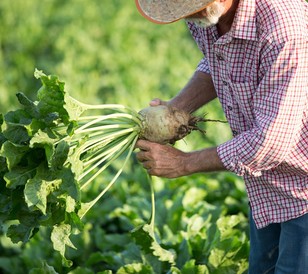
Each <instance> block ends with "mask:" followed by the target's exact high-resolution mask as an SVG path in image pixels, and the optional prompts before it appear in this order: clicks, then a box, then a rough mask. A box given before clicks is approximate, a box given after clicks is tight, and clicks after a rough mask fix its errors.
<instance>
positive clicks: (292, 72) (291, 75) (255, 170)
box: [217, 37, 308, 176]
mask: <svg viewBox="0 0 308 274" xmlns="http://www.w3.org/2000/svg"><path fill="white" fill-rule="evenodd" d="M262 58H263V59H262V60H264V63H263V66H264V69H265V68H266V67H267V68H269V69H268V70H267V71H265V72H264V75H263V77H262V79H261V80H260V82H259V84H258V86H257V88H256V91H255V92H254V94H253V97H252V102H251V112H252V115H253V117H254V122H253V125H252V127H251V128H250V129H249V130H246V131H243V132H241V133H240V134H238V135H237V136H236V137H234V138H233V139H232V140H230V141H228V142H226V143H223V144H221V145H220V146H218V149H217V152H218V155H219V157H220V159H221V161H222V162H223V164H224V166H225V167H226V168H227V169H228V170H230V171H232V172H235V173H236V174H238V175H240V176H243V175H247V174H248V175H253V176H260V175H262V171H264V170H269V169H272V168H274V167H276V166H278V165H279V164H281V163H282V162H284V161H286V160H287V158H288V155H289V153H290V151H291V150H293V151H294V150H296V149H297V150H302V151H306V153H307V147H306V148H304V147H303V146H304V145H303V142H302V144H301V145H302V147H300V142H301V141H300V139H301V138H302V137H301V131H303V128H305V129H304V130H307V128H306V127H308V125H307V105H308V83H307V75H308V52H307V40H306V38H305V37H299V38H297V39H291V40H289V41H286V42H285V43H283V44H280V45H273V46H272V48H271V50H268V51H267V52H266V53H264V54H263V56H262ZM306 144H307V143H306ZM306 164H307V163H306ZM303 165H304V164H303Z"/></svg>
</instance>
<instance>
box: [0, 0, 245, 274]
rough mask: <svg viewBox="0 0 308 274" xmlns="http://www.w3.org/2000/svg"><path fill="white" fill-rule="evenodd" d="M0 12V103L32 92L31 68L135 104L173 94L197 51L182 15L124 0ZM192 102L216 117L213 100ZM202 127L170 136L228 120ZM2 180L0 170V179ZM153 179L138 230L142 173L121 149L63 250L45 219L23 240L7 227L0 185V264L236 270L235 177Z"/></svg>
mask: <svg viewBox="0 0 308 274" xmlns="http://www.w3.org/2000/svg"><path fill="white" fill-rule="evenodd" d="M0 16H1V24H0V39H1V40H0V42H1V44H0V45H1V47H0V94H1V100H0V113H2V114H5V113H7V112H8V111H10V110H14V109H15V108H17V107H19V104H18V100H17V98H16V95H15V94H16V93H17V92H23V93H24V94H25V95H26V96H28V98H31V99H33V100H34V99H35V96H36V93H37V90H38V89H39V88H40V85H41V83H40V81H38V80H37V79H35V77H34V71H35V69H36V68H37V69H39V70H43V71H44V72H45V73H46V74H55V75H58V76H59V78H60V79H61V80H62V81H64V82H65V89H66V90H67V91H68V92H69V93H70V94H71V95H72V96H73V97H74V98H77V99H78V100H80V101H82V102H84V103H88V104H107V103H112V104H113V103H116V104H123V105H125V106H128V107H131V108H133V109H135V110H139V109H141V108H143V107H146V106H147V105H148V102H149V101H150V100H151V99H152V98H155V97H159V98H162V99H169V98H170V97H172V96H174V95H175V94H176V93H177V92H178V91H179V90H180V89H181V87H182V86H183V85H184V84H185V83H186V81H187V79H189V77H190V76H191V75H192V73H193V71H194V69H195V67H196V66H197V64H198V62H199V60H200V58H201V54H200V52H199V51H198V48H197V46H196V45H195V44H194V42H193V40H192V38H191V36H190V34H189V32H188V30H187V29H186V27H185V24H184V22H178V23H177V24H172V25H166V26H158V25H154V24H152V23H149V22H147V21H146V20H144V19H143V18H141V17H140V16H139V14H138V13H137V11H136V9H135V6H134V1H120V0H104V1H100V0H93V1H84V0H66V1H59V0H40V1H39V0H31V1H22V0H14V1H9V0H2V1H0ZM198 114H200V115H203V114H206V117H207V118H209V119H220V120H224V119H225V118H224V115H223V113H222V111H221V107H220V104H219V102H218V101H217V100H216V101H214V102H212V103H211V104H209V105H208V106H205V107H204V108H203V109H200V110H199V111H198ZM204 129H205V131H206V134H205V135H203V134H201V133H199V132H193V133H192V134H191V135H190V136H188V137H186V138H185V140H183V141H179V142H178V143H176V146H177V147H179V148H180V149H182V150H184V151H190V150H193V149H200V148H202V147H205V146H212V145H217V144H220V143H222V142H224V141H226V140H228V139H229V138H230V137H231V134H230V130H229V127H228V125H227V124H223V123H207V124H205V125H204ZM1 142H2V141H1V139H0V144H1ZM0 160H1V159H0ZM122 161H123V159H121V158H120V159H118V161H117V162H115V163H113V164H112V165H111V166H110V167H109V168H108V170H106V171H104V172H103V174H102V175H101V176H99V177H97V178H96V179H95V181H94V182H93V183H92V184H91V186H89V187H88V188H87V191H86V192H85V193H83V195H84V196H83V197H82V198H83V199H84V200H85V201H87V200H91V199H92V198H93V197H95V196H96V195H97V193H99V192H100V191H101V190H102V189H103V188H104V187H106V185H107V184H108V183H109V182H110V180H111V179H112V178H113V176H114V174H115V173H116V172H117V171H118V170H119V168H120V166H121V162H122ZM1 172H2V170H1V168H0V174H1ZM5 184H6V182H5V180H4V179H3V178H1V179H0V189H1V191H2V190H3V189H5ZM153 185H154V191H155V209H156V211H155V237H154V238H152V237H150V235H149V233H147V230H146V228H147V226H146V225H147V224H148V223H149V221H150V218H151V212H152V208H151V196H150V186H149V182H148V176H147V175H146V173H145V172H144V170H143V169H142V167H141V165H139V164H138V162H137V161H136V159H135V158H134V157H132V158H131V159H130V161H129V163H128V165H127V166H126V167H125V169H124V171H123V173H122V174H121V176H120V177H119V178H118V180H117V181H116V183H115V184H114V185H113V187H112V188H111V189H110V190H109V191H108V192H107V193H106V194H105V195H104V196H103V197H102V198H101V199H100V200H99V202H98V203H96V204H95V205H94V207H93V208H91V210H90V211H89V212H88V213H87V215H86V216H85V218H84V219H83V220H82V221H83V225H84V226H83V228H82V229H80V231H76V233H75V234H74V235H71V236H70V238H69V239H67V238H64V239H58V240H59V241H62V242H64V243H66V248H65V251H63V252H64V253H65V257H63V256H62V255H63V254H62V255H61V252H58V251H56V250H55V249H54V246H53V244H54V242H52V241H51V240H50V234H51V231H52V227H48V226H47V227H42V228H41V229H39V231H38V232H37V233H34V236H33V237H31V239H30V240H29V241H28V240H27V239H26V240H25V242H22V239H23V236H24V235H25V234H26V233H25V232H24V231H19V232H20V233H19V235H14V237H15V238H14V237H8V236H9V235H7V232H8V227H9V226H10V225H12V224H16V223H14V222H16V221H15V220H13V221H11V222H8V221H7V220H6V217H5V216H6V214H7V211H8V208H7V203H8V201H7V200H6V199H5V197H4V195H3V192H0V273H21V274H22V273H31V274H36V273H70V274H79V273H82V274H88V273H89V274H92V273H93V274H94V273H119V274H123V273H144V274H150V273H153V274H160V273H175V274H177V273H183V274H186V273H187V274H193V273H202V274H203V273H214V274H215V273H217V274H218V273H219V274H224V273H228V274H229V273H246V271H247V267H248V249H249V241H248V229H247V225H248V222H247V211H248V205H247V197H246V193H245V188H244V184H243V181H242V179H241V178H239V177H237V176H235V175H233V174H230V173H227V172H225V173H210V174H196V175H193V176H189V177H183V178H179V179H172V180H167V179H160V178H155V177H154V178H153ZM19 187H21V186H19ZM4 220H5V222H4ZM26 221H28V220H26ZM35 232H36V231H35ZM70 245H71V246H75V248H72V247H70Z"/></svg>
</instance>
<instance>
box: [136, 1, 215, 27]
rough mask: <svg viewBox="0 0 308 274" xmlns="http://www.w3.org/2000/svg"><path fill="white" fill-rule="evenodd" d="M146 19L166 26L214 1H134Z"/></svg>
mask: <svg viewBox="0 0 308 274" xmlns="http://www.w3.org/2000/svg"><path fill="white" fill-rule="evenodd" d="M135 1H136V6H137V8H138V10H139V12H140V13H141V15H142V16H144V17H145V18H146V19H148V20H150V21H152V22H154V23H157V24H168V23H172V22H175V21H177V20H180V19H182V18H184V17H186V16H189V15H192V14H194V13H196V12H199V11H201V10H203V9H204V8H206V7H207V6H208V5H209V4H211V3H212V2H214V1H215V0H135Z"/></svg>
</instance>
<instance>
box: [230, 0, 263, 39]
mask: <svg viewBox="0 0 308 274" xmlns="http://www.w3.org/2000/svg"><path fill="white" fill-rule="evenodd" d="M230 35H231V36H232V37H234V38H239V39H245V40H257V28H256V0H240V2H239V5H238V7H237V11H236V13H235V17H234V21H233V24H232V27H231V30H230Z"/></svg>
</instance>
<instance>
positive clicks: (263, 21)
mask: <svg viewBox="0 0 308 274" xmlns="http://www.w3.org/2000/svg"><path fill="white" fill-rule="evenodd" d="M188 27H189V29H190V31H191V33H192V36H193V37H194V39H195V41H196V42H197V44H198V46H199V49H200V50H201V51H202V52H203V54H204V59H202V61H201V62H200V63H199V65H198V68H197V70H198V71H203V72H206V73H210V74H211V76H212V78H213V82H214V85H215V88H216V92H217V96H218V98H219V100H220V102H221V104H222V107H223V110H224V112H225V115H226V117H227V119H228V121H229V124H230V127H231V129H232V132H233V135H234V138H233V139H232V140H230V141H228V142H226V143H224V144H221V145H220V146H219V147H218V154H219V157H220V159H221V160H222V162H223V164H224V165H225V167H226V168H227V169H228V170H230V171H232V172H235V173H236V174H238V175H240V176H243V177H244V180H245V184H246V188H247V193H248V197H249V201H250V204H251V207H252V212H253V216H254V220H255V222H256V224H257V227H258V228H261V227H265V226H266V225H268V224H270V223H280V222H284V221H287V220H289V219H292V218H296V217H299V216H301V215H303V214H305V213H307V212H308V4H307V3H306V2H305V0H290V1H281V0H240V2H239V6H238V9H237V12H236V15H235V19H234V22H233V25H232V27H231V30H230V31H229V32H228V33H227V34H225V35H223V36H221V37H219V35H218V32H217V28H216V26H213V27H209V28H207V29H204V28H201V27H197V26H196V25H194V24H192V23H188Z"/></svg>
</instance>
